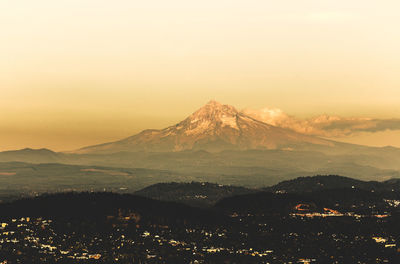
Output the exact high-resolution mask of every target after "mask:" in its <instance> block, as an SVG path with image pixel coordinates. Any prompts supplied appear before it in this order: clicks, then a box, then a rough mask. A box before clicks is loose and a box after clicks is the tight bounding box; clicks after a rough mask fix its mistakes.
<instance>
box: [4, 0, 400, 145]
mask: <svg viewBox="0 0 400 264" xmlns="http://www.w3.org/2000/svg"><path fill="white" fill-rule="evenodd" d="M399 10H400V1H398V0H387V1H378V0H370V1H368V0H362V1H361V0H343V1H341V0H334V1H333V0H332V1H331V0H301V1H299V0H290V1H289V0H281V1H276V0H275V1H269V0H240V1H239V0H236V1H235V0H229V1H226V0H202V1H191V0H169V1H165V0H157V1H155V0H146V1H135V0H129V1H128V0H126V1H125V0H115V1H110V0H108V1H106V0H57V1H54V0H35V1H32V0H2V1H0V150H5V149H15V148H22V147H47V148H51V149H54V150H65V149H74V148H78V147H81V146H83V145H90V144H94V143H102V142H104V141H109V140H115V139H119V138H121V137H125V136H129V135H132V134H134V133H136V132H138V131H140V130H142V129H145V128H162V127H165V126H167V125H171V124H173V123H175V122H177V121H179V120H181V119H183V118H184V117H186V116H187V115H188V114H190V113H191V112H193V111H194V110H196V109H197V108H198V107H200V106H201V105H203V104H205V103H206V102H207V101H209V100H210V99H216V100H218V101H221V102H223V103H227V104H232V105H235V106H237V107H238V108H239V109H240V108H247V107H251V108H262V107H278V108H281V109H283V110H284V111H285V112H287V113H289V114H291V115H296V116H299V117H304V118H306V117H310V116H313V115H319V114H323V113H327V114H334V115H341V116H347V117H349V116H357V117H358V116H365V117H372V118H400V74H399V69H400V48H399V47H400V16H399V14H398V13H399ZM382 134H383V135H382ZM363 137H366V138H367V139H364V140H363ZM345 140H350V141H353V142H358V143H368V144H371V145H388V144H391V145H396V146H400V131H391V132H390V133H380V134H379V135H378V134H377V135H371V134H370V133H369V134H368V133H367V134H366V135H364V134H363V135H361V137H358V138H353V137H352V138H348V139H345ZM360 140H361V141H363V142H359V141H360Z"/></svg>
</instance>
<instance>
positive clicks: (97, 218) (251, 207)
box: [0, 178, 400, 264]
mask: <svg viewBox="0 0 400 264" xmlns="http://www.w3.org/2000/svg"><path fill="white" fill-rule="evenodd" d="M315 179H316V180H318V181H319V180H321V179H319V178H315ZM304 180H306V181H309V180H310V179H309V178H304V179H299V180H298V181H300V182H301V181H304ZM340 180H341V178H334V181H335V182H337V181H340ZM342 180H344V181H346V182H347V181H348V179H342ZM325 183H326V182H325ZM298 184H300V183H299V182H297V184H296V186H297V185H298ZM352 184H354V183H352ZM345 185H346V184H345ZM284 186H286V188H287V187H288V186H289V187H290V186H292V183H289V185H288V183H286V184H285V185H284ZM186 187H187V185H186ZM281 187H282V186H281ZM369 187H371V186H369ZM173 188H174V189H176V188H177V186H176V185H173ZM213 188H215V186H214V187H213ZM192 191H193V190H191V192H192ZM399 205H400V193H399V192H397V191H395V190H393V191H387V190H374V189H372V190H369V189H368V188H367V189H366V188H357V187H354V185H352V186H351V187H350V188H339V189H338V188H323V189H315V190H314V191H311V192H287V193H282V190H277V191H274V192H272V191H270V192H267V191H265V192H257V193H248V194H244V195H237V196H233V197H228V198H223V199H222V200H220V201H219V202H217V203H215V204H214V205H212V206H209V207H203V208H197V207H191V206H189V205H184V204H180V203H176V202H168V201H160V200H152V199H149V198H145V197H140V196H136V195H129V194H114V193H105V192H102V193H60V194H54V195H42V196H39V197H36V198H27V199H22V200H18V201H14V202H12V203H3V204H0V212H1V218H0V263H172V264H176V263H218V264H219V263H400V224H399V223H400V211H399V208H398V206H399Z"/></svg>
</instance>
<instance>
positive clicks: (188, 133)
mask: <svg viewBox="0 0 400 264" xmlns="http://www.w3.org/2000/svg"><path fill="white" fill-rule="evenodd" d="M304 144H311V145H322V146H334V145H335V143H334V142H333V141H329V140H325V139H321V138H318V137H312V136H307V135H303V134H300V133H297V132H294V131H291V130H288V129H284V128H279V127H275V126H272V125H268V124H266V123H263V122H261V121H258V120H256V119H254V118H252V117H250V116H247V115H246V114H244V113H240V112H239V111H237V110H236V109H235V108H234V107H233V106H229V105H223V104H220V103H218V102H215V101H210V102H209V103H208V104H206V105H205V106H203V107H202V108H200V109H199V110H197V111H196V112H195V113H193V114H192V115H190V116H189V117H188V118H186V119H185V120H183V121H182V122H180V123H178V124H176V125H174V126H170V127H167V128H165V129H162V130H154V129H153V130H144V131H142V132H141V133H139V134H137V135H134V136H132V137H128V138H126V139H123V140H120V141H116V142H111V143H106V144H101V145H95V146H89V147H85V148H82V149H80V150H78V151H77V153H115V152H120V151H149V152H171V151H183V150H206V151H211V152H216V151H222V150H233V149H235V150H246V149H284V148H288V149H291V148H294V147H296V146H299V145H304Z"/></svg>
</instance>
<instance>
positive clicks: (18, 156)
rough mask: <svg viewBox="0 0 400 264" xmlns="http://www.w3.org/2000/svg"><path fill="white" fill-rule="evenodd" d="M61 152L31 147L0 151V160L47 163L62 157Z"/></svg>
mask: <svg viewBox="0 0 400 264" xmlns="http://www.w3.org/2000/svg"><path fill="white" fill-rule="evenodd" d="M63 157H64V154H63V153H57V152H54V151H51V150H49V149H45V148H42V149H31V148H25V149H20V150H10V151H3V152H0V161H1V162H9V161H20V162H31V163H49V162H58V161H60V160H61V159H63Z"/></svg>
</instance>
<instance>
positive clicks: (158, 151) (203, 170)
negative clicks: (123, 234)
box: [0, 101, 400, 188]
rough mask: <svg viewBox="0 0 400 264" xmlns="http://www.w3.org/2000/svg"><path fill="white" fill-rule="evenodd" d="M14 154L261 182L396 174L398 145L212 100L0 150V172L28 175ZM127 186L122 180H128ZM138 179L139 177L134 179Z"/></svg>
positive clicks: (399, 171) (23, 158) (190, 177)
mask: <svg viewBox="0 0 400 264" xmlns="http://www.w3.org/2000/svg"><path fill="white" fill-rule="evenodd" d="M16 161H17V162H23V163H33V164H41V163H53V164H54V163H57V164H59V165H58V166H56V165H52V166H49V167H51V168H52V169H51V171H58V170H65V166H64V165H63V164H69V165H79V166H87V168H89V169H91V168H93V167H92V166H97V167H104V168H106V169H105V170H104V171H106V172H107V173H106V174H107V175H108V172H109V171H113V170H114V169H109V168H116V169H117V170H118V171H125V169H132V168H143V169H149V170H161V171H168V174H169V175H172V176H173V177H165V178H162V177H161V178H160V177H158V176H157V177H154V176H151V175H154V174H152V173H150V174H149V173H148V171H145V170H138V172H139V174H140V179H141V181H140V182H142V180H145V179H148V181H147V180H146V184H147V183H150V184H152V183H157V182H166V181H171V180H172V181H176V179H175V177H177V178H179V179H183V181H186V182H190V181H201V182H217V183H219V184H224V185H229V184H233V185H238V186H246V187H251V188H254V187H257V188H262V187H265V186H270V185H273V184H276V183H278V182H280V181H283V180H289V179H293V178H296V177H299V176H307V175H318V174H336V175H345V176H349V177H352V178H356V179H361V180H368V181H370V180H376V181H384V180H389V179H392V178H400V149H398V148H394V147H382V148H378V147H367V146H361V145H354V144H347V143H341V142H336V141H331V140H327V139H323V138H319V137H315V136H309V135H304V134H301V133H298V132H295V131H292V130H290V129H288V128H282V127H277V126H273V125H271V124H267V123H264V122H262V121H259V120H257V119H255V118H254V117H250V116H248V115H246V114H245V113H243V112H240V111H238V110H236V109H235V108H234V107H233V106H229V105H223V104H220V103H218V102H215V101H211V102H209V103H208V104H206V105H205V106H203V107H202V108H200V109H199V110H197V111H196V112H194V113H193V114H192V115H190V116H189V117H187V118H186V119H184V120H183V121H181V122H179V123H178V124H176V125H173V126H170V127H167V128H165V129H161V130H154V129H153V130H145V131H142V132H141V133H139V134H137V135H133V136H131V137H128V138H126V139H122V140H119V141H115V142H111V143H105V144H101V145H96V146H88V147H85V148H82V149H79V150H76V151H72V152H64V153H62V152H53V151H51V150H47V149H38V150H33V149H23V150H16V151H5V152H0V163H5V164H0V177H1V178H2V179H5V178H7V179H9V178H13V179H14V180H15V181H16V179H19V177H22V176H23V177H24V178H26V179H30V176H31V175H34V174H35V173H36V174H37V172H38V171H36V170H35V169H32V170H25V169H24V170H22V169H21V167H20V166H15V167H12V166H11V167H10V166H9V164H8V163H9V162H11V163H12V162H16ZM21 166H25V165H21ZM26 166H28V167H29V166H30V165H26ZM32 167H34V168H36V167H37V166H33V165H32ZM47 167H48V166H42V167H40V168H38V170H39V171H41V170H42V169H43V168H47ZM75 168H77V167H75ZM104 171H103V169H100V171H98V170H97V169H96V170H94V171H87V172H86V173H87V174H89V175H88V177H89V178H85V179H90V180H97V182H98V183H100V184H102V185H104V184H103V183H104V182H101V180H99V178H90V177H98V176H97V174H98V173H101V172H104ZM79 173H81V172H79ZM96 173H97V174H96ZM48 174H49V175H53V177H60V176H56V175H61V174H62V172H60V173H58V172H57V173H53V172H51V173H50V172H48V171H46V172H44V175H48ZM92 174H93V175H92ZM139 174H137V173H136V174H135V175H139ZM13 175H14V176H13ZM156 175H158V174H156ZM65 176H68V175H65ZM111 176H113V175H111ZM114 177H115V176H114ZM138 177H139V176H138ZM54 180H55V179H54ZM16 182H17V181H16ZM27 182H29V181H27ZM137 182H139V181H137ZM23 183H26V182H23ZM67 186H68V187H69V185H67ZM131 186H132V185H131V184H129V188H131ZM144 186H146V185H143V184H140V187H144ZM106 187H107V186H106ZM135 188H137V187H135Z"/></svg>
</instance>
